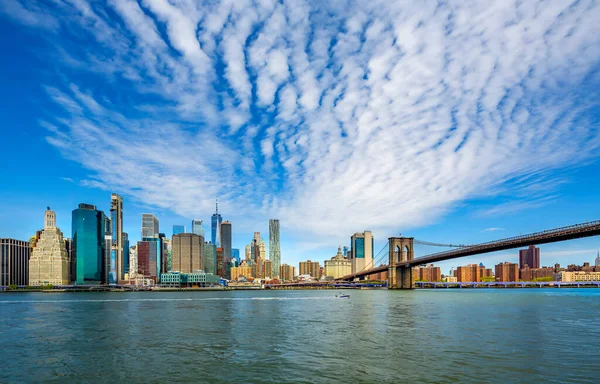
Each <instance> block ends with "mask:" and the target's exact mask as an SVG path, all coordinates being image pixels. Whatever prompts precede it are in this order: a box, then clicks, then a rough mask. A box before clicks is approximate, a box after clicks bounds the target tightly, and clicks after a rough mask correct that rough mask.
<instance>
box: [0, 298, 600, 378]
mask: <svg viewBox="0 0 600 384" xmlns="http://www.w3.org/2000/svg"><path fill="white" fill-rule="evenodd" d="M346 292H348V291H346ZM335 293H336V292H334V291H237V292H168V293H166V292H160V293H152V292H139V293H61V294H59V293H5V294H0V361H1V363H0V364H1V369H0V382H15V383H20V382H131V383H134V382H135V383H137V382H139V383H165V382H206V383H232V382H234V383H250V382H254V383H328V382H352V383H356V382H359V383H418V382H419V383H444V382H461V383H482V382H494V383H508V382H522V383H532V382H552V383H566V382H578V383H585V382H589V383H592V382H598V380H600V379H599V377H600V356H599V355H598V352H597V351H598V340H600V289H505V290H503V289H493V290H492V289H475V290H415V291H409V292H406V291H350V294H351V298H350V299H348V300H340V299H336V298H335V297H334V294H335Z"/></svg>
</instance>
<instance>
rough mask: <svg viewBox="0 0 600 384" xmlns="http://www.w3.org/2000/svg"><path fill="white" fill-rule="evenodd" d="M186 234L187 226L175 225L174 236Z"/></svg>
mask: <svg viewBox="0 0 600 384" xmlns="http://www.w3.org/2000/svg"><path fill="white" fill-rule="evenodd" d="M180 233H185V225H173V236H175V235H179V234H180Z"/></svg>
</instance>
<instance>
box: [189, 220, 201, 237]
mask: <svg viewBox="0 0 600 384" xmlns="http://www.w3.org/2000/svg"><path fill="white" fill-rule="evenodd" d="M192 233H193V234H195V235H198V236H202V237H204V227H202V220H192Z"/></svg>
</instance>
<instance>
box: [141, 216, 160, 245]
mask: <svg viewBox="0 0 600 384" xmlns="http://www.w3.org/2000/svg"><path fill="white" fill-rule="evenodd" d="M158 232H159V231H158V219H157V218H156V216H154V215H153V214H151V213H142V240H144V239H146V238H157V237H158Z"/></svg>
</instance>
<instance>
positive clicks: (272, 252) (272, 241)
mask: <svg viewBox="0 0 600 384" xmlns="http://www.w3.org/2000/svg"><path fill="white" fill-rule="evenodd" d="M269 260H271V262H272V263H273V270H272V272H271V273H272V274H271V276H272V277H275V276H279V267H280V266H281V249H280V244H279V220H278V219H270V220H269Z"/></svg>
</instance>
